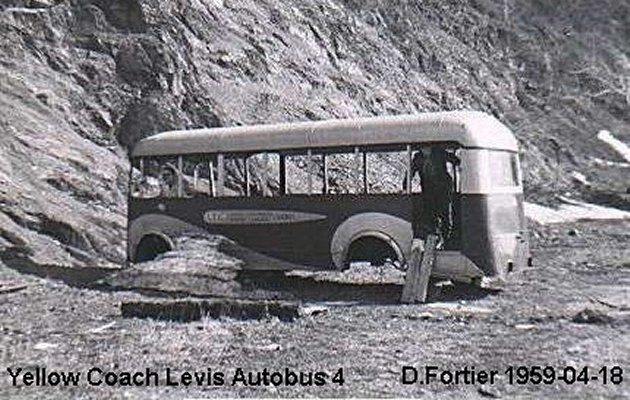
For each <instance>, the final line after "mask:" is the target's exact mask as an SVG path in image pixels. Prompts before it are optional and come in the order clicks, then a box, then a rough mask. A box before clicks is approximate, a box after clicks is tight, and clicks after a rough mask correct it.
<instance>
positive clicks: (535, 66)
mask: <svg viewBox="0 0 630 400" xmlns="http://www.w3.org/2000/svg"><path fill="white" fill-rule="evenodd" d="M628 21H630V5H629V4H628V3H627V2H617V1H612V0H608V1H604V2H601V1H594V0H582V1H578V2H575V1H568V0H562V1H560V2H553V4H552V3H549V4H547V3H546V2H543V1H538V0H529V1H526V2H518V3H517V2H514V1H511V0H504V1H497V0H494V1H491V0H479V1H475V2H442V1H438V0H429V1H422V2H419V1H418V2H407V1H401V2H394V3H392V2H389V1H381V0H371V1H367V2H366V1H354V0H330V1H315V2H313V1H293V2H290V3H286V2H280V3H278V2H271V1H231V0H168V1H157V0H10V1H4V2H3V3H2V5H0V35H1V36H0V38H1V39H0V129H1V130H2V136H1V139H0V249H1V248H7V247H23V248H25V249H27V250H28V253H29V254H30V257H31V258H33V260H35V261H37V260H42V261H45V262H47V263H59V264H64V265H66V264H67V265H77V266H80V265H85V264H90V263H103V262H113V263H121V262H122V261H123V260H124V232H125V203H126V191H127V189H126V186H127V179H128V178H127V174H128V161H127V156H126V154H127V151H128V149H129V148H130V147H131V146H132V145H133V144H134V143H135V142H136V141H137V140H138V139H139V138H141V137H144V136H147V135H150V134H152V133H155V132H157V131H160V130H165V129H174V128H193V127H211V126H224V125H236V124H251V123H268V122H280V121H294V120H306V119H325V118H332V117H350V116H367V115H384V114H396V113H404V112H422V111H437V110H453V109H478V110H484V111H487V112H490V113H492V114H494V115H496V116H497V117H499V118H500V119H501V120H503V121H504V122H506V123H507V124H508V125H510V126H511V127H512V128H513V129H514V131H515V132H516V134H517V136H518V138H519V140H520V142H521V144H522V147H523V150H524V155H523V159H524V160H523V161H524V165H525V170H526V181H527V185H528V195H529V196H531V197H540V196H544V194H545V193H548V192H549V190H551V189H553V187H552V185H555V184H554V183H553V182H550V181H551V180H554V179H555V176H556V169H557V166H556V161H557V160H558V159H559V160H560V161H561V162H562V164H563V165H562V167H561V168H563V169H564V170H566V171H567V172H570V171H571V170H581V173H583V174H585V175H586V178H587V179H589V181H592V180H593V179H591V176H589V171H590V169H589V168H593V165H594V164H593V161H592V157H598V158H604V159H607V158H609V159H613V158H614V157H616V155H615V154H614V153H611V152H610V150H609V149H608V148H606V147H604V146H601V144H600V143H599V142H598V141H597V139H596V138H595V134H596V132H597V131H599V130H600V129H604V128H605V129H608V130H610V131H611V132H613V133H615V134H616V135H617V136H618V137H619V138H621V139H622V140H624V138H625V139H626V140H627V138H629V137H630V132H629V131H628V128H627V126H628V122H630V117H629V116H630V113H628V107H629V104H630V80H629V79H630V78H628V77H629V74H630V61H628V60H629V58H628V57H630V55H629V54H630V31H629V29H630V28H629V26H630V24H629V23H628ZM550 139H553V142H550ZM600 169H601V168H600ZM605 169H606V170H605V171H603V172H602V171H601V170H600V171H597V173H596V174H595V173H594V174H595V175H596V178H598V180H599V181H602V182H606V185H607V187H613V188H614V187H616V186H615V185H617V184H623V182H621V183H619V182H618V181H619V179H616V178H615V177H618V176H623V175H622V174H621V172H620V170H618V169H615V167H606V168H605ZM565 175H566V178H565V177H564V176H565ZM571 184H572V183H571V179H570V175H569V174H568V173H567V174H564V175H561V177H560V182H559V183H558V187H560V188H564V189H568V190H570V189H571V186H570V185H571ZM595 186H597V183H595ZM625 187H627V184H626V185H625V186H624V188H625ZM556 188H557V187H556Z"/></svg>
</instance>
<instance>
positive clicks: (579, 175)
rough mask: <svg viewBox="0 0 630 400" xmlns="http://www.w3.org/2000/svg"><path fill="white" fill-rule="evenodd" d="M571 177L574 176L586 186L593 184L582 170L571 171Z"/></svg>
mask: <svg viewBox="0 0 630 400" xmlns="http://www.w3.org/2000/svg"><path fill="white" fill-rule="evenodd" d="M571 177H572V178H573V180H575V181H577V182H579V183H581V184H582V185H584V186H589V185H590V184H591V183H590V182H589V181H588V179H586V176H585V175H584V174H583V173H581V172H577V171H573V172H571Z"/></svg>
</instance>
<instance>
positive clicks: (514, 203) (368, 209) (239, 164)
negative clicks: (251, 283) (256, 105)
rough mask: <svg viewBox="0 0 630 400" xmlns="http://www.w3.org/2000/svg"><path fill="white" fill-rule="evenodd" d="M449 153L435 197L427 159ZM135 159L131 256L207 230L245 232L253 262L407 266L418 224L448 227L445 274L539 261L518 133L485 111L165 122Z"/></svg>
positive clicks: (146, 255) (443, 234)
mask: <svg viewBox="0 0 630 400" xmlns="http://www.w3.org/2000/svg"><path fill="white" fill-rule="evenodd" d="M439 153H442V154H446V155H448V157H442V158H441V160H443V161H437V162H443V163H444V165H440V166H439V167H438V168H437V170H441V171H447V174H448V176H447V177H445V180H444V181H443V182H442V184H441V186H439V187H441V188H444V193H443V194H442V195H440V197H439V198H438V199H435V198H428V197H427V193H428V192H427V190H428V189H426V188H427V187H428V186H427V185H428V179H429V178H427V173H425V174H424V175H423V174H422V173H421V172H422V171H414V162H416V161H417V160H418V159H424V160H429V164H430V162H432V161H431V160H433V159H434V158H431V157H429V156H428V155H430V154H439ZM422 155H425V156H426V157H424V158H422V157H420V156H422ZM438 159H440V158H438ZM454 159H456V160H458V161H457V162H453V161H452V160H454ZM448 160H450V161H448ZM131 162H132V173H131V179H130V182H131V187H130V197H129V211H128V213H129V214H128V220H129V225H128V258H129V260H130V261H131V262H142V261H146V260H150V259H153V258H154V257H156V256H157V255H158V254H160V253H162V252H165V251H168V250H170V249H172V248H173V246H174V243H175V241H174V238H176V237H177V236H178V235H182V234H183V233H185V232H198V233H208V234H216V235H222V236H225V237H227V238H229V239H231V240H233V241H234V242H237V243H238V244H239V245H240V246H242V248H243V249H247V251H246V253H247V254H249V256H251V260H252V261H251V262H250V263H248V265H251V267H252V268H262V269H265V268H269V269H275V268H291V267H298V266H299V267H304V268H307V267H308V268H321V269H327V268H330V269H339V270H343V269H345V268H347V267H348V266H349V264H350V263H351V262H353V261H369V262H371V263H373V264H383V263H387V262H389V263H392V264H393V265H396V266H398V267H400V268H403V269H404V268H405V267H406V265H407V264H406V263H407V260H408V259H409V257H410V252H411V243H412V239H413V238H414V236H415V237H417V238H418V239H420V240H421V239H422V238H423V237H425V236H426V234H427V232H431V231H435V230H436V229H437V230H438V231H439V232H440V238H441V240H440V246H439V251H438V252H437V258H436V262H435V266H434V269H433V274H434V275H435V276H438V277H444V278H450V279H454V280H459V281H472V282H479V281H480V279H481V278H484V277H487V278H489V279H503V278H505V277H506V276H507V274H509V273H510V272H511V271H513V270H515V269H517V268H520V267H521V266H523V265H526V264H527V263H528V262H531V258H530V253H529V245H528V237H527V231H526V223H525V217H524V213H523V190H522V184H521V171H520V167H519V159H518V147H517V141H516V139H515V137H514V136H513V134H512V133H511V132H510V130H509V129H508V128H507V127H506V126H504V125H503V124H501V123H500V122H499V121H498V120H497V119H495V118H494V117H492V116H490V115H488V114H485V113H482V112H472V111H454V112H438V113H424V114H415V115H399V116H387V117H372V118H359V119H341V120H328V121H311V122H299V123H283V124H269V125H256V126H239V127H222V128H211V129H195V130H185V131H172V132H164V133H159V134H156V135H153V136H150V137H147V138H145V139H143V140H141V141H139V142H138V143H137V145H136V146H135V148H134V149H133V152H132V154H131ZM429 167H431V168H433V169H434V170H436V169H435V167H436V166H435V165H434V166H431V165H429ZM416 172H419V173H416ZM423 180H424V181H427V182H423ZM444 182H446V184H444ZM445 185H446V186H445ZM434 186H435V185H434ZM447 186H448V187H447ZM433 192H435V190H434V191H433ZM433 192H432V193H433ZM444 202H447V203H448V204H444ZM436 203H437V205H436ZM436 210H438V211H436ZM428 214H431V215H428ZM435 214H439V215H440V216H439V217H436V216H435ZM427 227H428V228H430V229H425V228H427Z"/></svg>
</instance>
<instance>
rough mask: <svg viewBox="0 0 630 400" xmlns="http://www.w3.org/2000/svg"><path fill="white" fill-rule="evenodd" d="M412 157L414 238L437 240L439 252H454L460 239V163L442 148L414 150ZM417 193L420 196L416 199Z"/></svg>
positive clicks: (411, 190) (449, 150)
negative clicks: (447, 250)
mask: <svg viewBox="0 0 630 400" xmlns="http://www.w3.org/2000/svg"><path fill="white" fill-rule="evenodd" d="M411 154H412V156H411V163H410V164H411V185H410V187H408V190H409V191H410V192H411V195H412V208H413V210H412V215H413V219H412V228H413V234H414V237H415V238H421V239H425V238H426V236H427V235H429V234H436V235H438V237H439V239H440V240H439V243H440V246H439V247H440V248H442V249H457V247H458V245H459V238H460V232H459V228H460V222H459V216H460V205H461V202H460V198H459V193H460V179H459V178H460V177H459V171H460V160H459V157H458V156H457V154H456V152H455V150H454V149H449V148H447V147H445V146H443V145H432V146H424V147H422V148H418V149H415V150H414V151H413V152H412V153H411ZM416 193H420V195H417V194H416Z"/></svg>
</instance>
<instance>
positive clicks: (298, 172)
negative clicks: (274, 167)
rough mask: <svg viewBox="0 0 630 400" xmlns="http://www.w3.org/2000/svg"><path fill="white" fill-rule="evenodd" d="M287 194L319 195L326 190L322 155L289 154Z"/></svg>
mask: <svg viewBox="0 0 630 400" xmlns="http://www.w3.org/2000/svg"><path fill="white" fill-rule="evenodd" d="M285 160H286V161H285V163H286V167H285V168H286V172H285V181H286V185H287V189H286V191H287V194H317V193H322V192H323V190H324V178H323V177H324V162H323V156H322V154H313V153H312V152H311V151H308V152H306V153H305V154H288V155H286V157H285Z"/></svg>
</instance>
